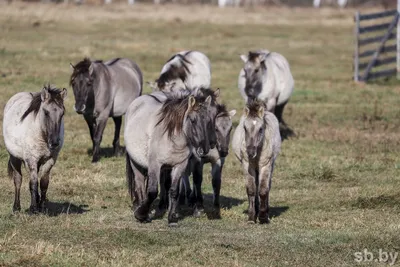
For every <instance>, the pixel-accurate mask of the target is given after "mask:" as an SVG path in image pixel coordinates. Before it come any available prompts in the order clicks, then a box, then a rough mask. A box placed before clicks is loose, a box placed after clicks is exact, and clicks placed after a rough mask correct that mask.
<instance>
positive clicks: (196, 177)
mask: <svg viewBox="0 0 400 267" xmlns="http://www.w3.org/2000/svg"><path fill="white" fill-rule="evenodd" d="M203 165H204V164H203V162H202V161H196V162H195V164H194V168H193V191H194V197H195V201H196V202H195V205H194V209H193V215H194V216H195V217H199V216H201V214H202V213H203V212H204V207H203V195H202V193H201V184H202V183H203ZM192 194H193V193H192Z"/></svg>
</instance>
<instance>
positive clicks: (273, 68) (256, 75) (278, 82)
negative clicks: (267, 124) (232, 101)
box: [238, 50, 294, 125]
mask: <svg viewBox="0 0 400 267" xmlns="http://www.w3.org/2000/svg"><path fill="white" fill-rule="evenodd" d="M241 59H242V60H243V62H244V67H243V69H242V70H241V71H240V74H239V79H238V84H239V90H240V93H241V94H242V96H243V98H244V99H245V101H246V102H247V100H248V99H259V100H261V101H263V102H265V103H266V105H267V110H268V111H270V112H272V113H274V114H275V115H276V117H277V118H278V121H279V122H281V123H283V125H285V122H284V120H283V118H282V114H283V109H284V108H285V105H286V104H287V102H288V101H289V98H290V96H291V94H292V92H293V87H294V81H293V76H292V74H291V72H290V67H289V63H288V62H287V60H286V59H285V58H284V57H283V56H282V55H281V54H279V53H276V52H269V51H267V50H260V51H256V52H249V53H248V55H241Z"/></svg>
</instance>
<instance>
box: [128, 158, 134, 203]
mask: <svg viewBox="0 0 400 267" xmlns="http://www.w3.org/2000/svg"><path fill="white" fill-rule="evenodd" d="M126 183H127V185H128V192H129V195H130V196H131V200H132V201H133V198H134V194H133V193H134V192H135V174H134V172H133V169H132V165H131V158H130V157H129V154H128V152H126Z"/></svg>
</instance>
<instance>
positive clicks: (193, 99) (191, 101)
mask: <svg viewBox="0 0 400 267" xmlns="http://www.w3.org/2000/svg"><path fill="white" fill-rule="evenodd" d="M195 104H196V98H194V96H192V95H191V96H189V104H188V109H192V108H193V107H194V105H195Z"/></svg>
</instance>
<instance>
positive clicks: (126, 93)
mask: <svg viewBox="0 0 400 267" xmlns="http://www.w3.org/2000/svg"><path fill="white" fill-rule="evenodd" d="M104 66H105V68H104V69H100V71H101V72H103V75H102V77H103V79H104V80H103V82H102V83H101V85H100V88H99V89H100V90H103V91H104V92H106V91H107V90H110V92H108V94H106V93H104V96H105V97H106V98H109V99H99V100H97V101H96V102H102V103H108V105H107V104H105V105H106V106H109V105H111V111H110V116H113V117H119V116H122V115H124V114H125V112H126V110H127V108H128V106H129V104H130V103H131V102H132V101H133V100H134V99H135V98H137V97H138V96H140V95H141V94H142V87H143V76H142V72H141V70H140V68H139V66H138V65H137V64H136V63H135V62H133V61H131V60H129V59H126V58H120V59H112V60H110V61H107V62H105V63H104ZM100 95H101V94H99V96H100Z"/></svg>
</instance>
